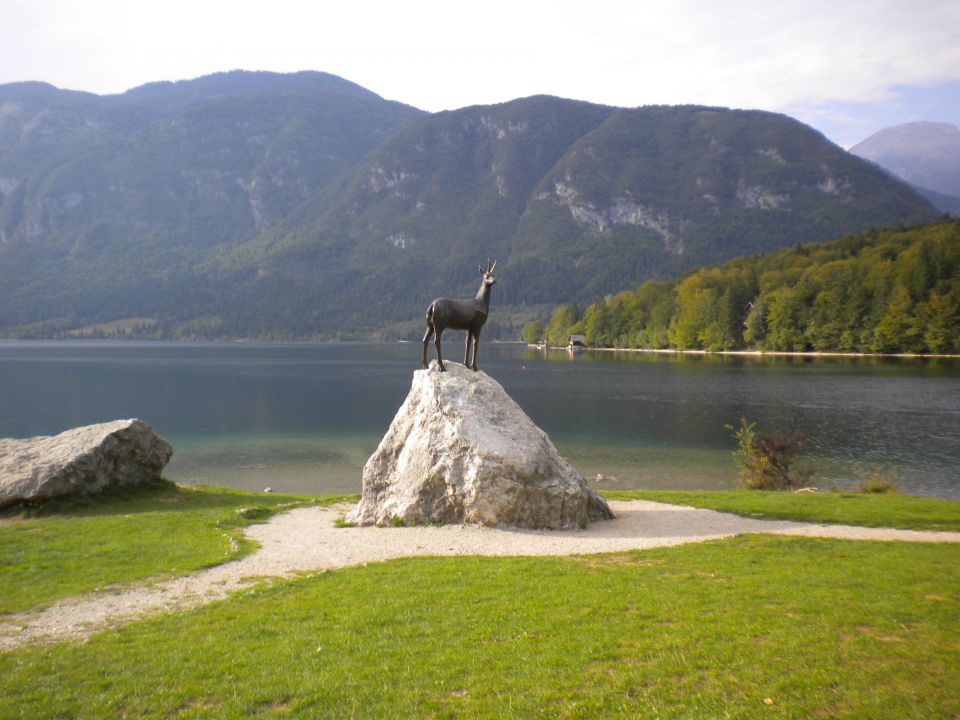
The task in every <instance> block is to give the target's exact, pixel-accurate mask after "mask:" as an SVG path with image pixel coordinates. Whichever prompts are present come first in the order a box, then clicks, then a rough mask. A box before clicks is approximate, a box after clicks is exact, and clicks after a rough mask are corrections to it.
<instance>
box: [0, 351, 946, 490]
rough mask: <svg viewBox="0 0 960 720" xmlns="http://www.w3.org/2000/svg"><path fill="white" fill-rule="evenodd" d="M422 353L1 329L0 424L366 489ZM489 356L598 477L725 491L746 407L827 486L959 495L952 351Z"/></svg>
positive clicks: (258, 482)
mask: <svg viewBox="0 0 960 720" xmlns="http://www.w3.org/2000/svg"><path fill="white" fill-rule="evenodd" d="M452 339H453V338H452ZM453 340H454V341H453V342H451V343H450V346H449V352H450V355H449V357H451V358H453V357H457V355H456V353H457V351H458V349H459V348H460V346H461V343H460V342H459V339H453ZM419 354H420V346H419V344H418V343H396V344H390V345H364V344H310V343H282V344H281V343H276V344H270V343H214V344H173V343H129V344H110V343H13V342H0V436H5V437H25V436H29V435H40V434H52V433H56V432H59V431H61V430H64V429H66V428H68V427H74V426H77V425H83V424H87V423H92V422H102V421H105V420H110V419H115V418H120V417H141V418H143V419H145V420H147V421H148V422H150V423H151V424H153V425H154V427H155V428H156V429H157V430H158V432H160V433H161V434H163V435H164V436H166V437H168V438H169V439H170V440H171V441H172V442H173V443H174V446H175V448H176V454H175V457H174V460H173V461H172V462H171V465H170V474H171V476H173V477H175V478H176V479H178V480H184V481H206V482H215V483H220V484H227V485H234V486H240V487H250V488H257V489H260V488H262V487H263V486H265V485H271V486H272V487H274V488H275V489H278V490H279V489H287V490H300V491H316V492H320V491H326V490H338V491H340V490H356V489H359V486H360V468H361V467H362V464H363V461H364V460H365V458H366V457H367V456H368V455H369V454H370V453H371V452H372V451H373V449H374V448H375V447H376V444H377V442H378V441H379V439H380V437H381V436H382V435H383V433H384V432H385V431H386V428H387V426H388V425H389V423H390V420H391V419H392V417H393V415H394V414H395V412H396V410H397V408H398V407H399V405H400V403H401V402H402V401H403V398H404V397H405V395H406V393H407V390H408V389H409V386H410V380H411V376H412V372H413V371H414V370H415V369H416V368H417V367H418V364H419ZM480 366H481V368H482V369H483V370H485V371H486V372H488V373H489V374H490V375H492V376H493V377H494V378H496V379H497V380H498V381H499V382H500V383H501V384H503V385H504V387H505V388H506V389H507V391H508V392H509V393H510V394H511V395H512V396H513V397H514V398H515V399H516V400H517V402H519V403H520V405H521V406H522V407H523V408H524V410H526V412H527V413H528V414H529V415H530V416H531V417H532V418H533V419H534V421H535V422H536V423H537V424H539V425H540V426H541V427H543V428H544V429H545V430H546V431H547V432H548V433H549V434H550V436H551V438H552V439H553V440H554V442H555V443H556V444H557V446H558V448H559V449H560V450H561V452H563V453H564V454H565V455H567V456H568V457H569V458H570V459H571V460H572V461H573V462H574V464H575V465H576V466H577V467H578V468H579V469H580V470H581V472H583V473H584V475H585V476H588V477H594V478H595V477H596V476H597V475H598V474H600V475H602V476H604V479H603V481H602V483H601V486H607V487H685V488H697V487H703V488H714V487H726V486H730V485H732V483H733V482H734V466H733V463H732V461H731V459H730V452H731V451H732V449H733V447H734V442H733V440H732V438H731V437H730V433H729V431H728V430H726V429H724V425H725V424H728V423H729V424H734V425H735V424H737V423H738V421H739V418H741V417H746V418H748V419H749V420H751V421H755V422H757V423H758V426H759V427H760V428H761V429H764V430H767V431H770V432H786V431H792V430H800V431H802V432H804V433H805V434H806V435H807V436H808V439H809V443H810V453H811V455H812V460H813V462H814V465H815V467H816V470H817V474H816V475H815V477H814V484H817V485H819V486H829V485H832V484H836V485H849V484H852V483H855V482H856V481H857V480H858V479H862V478H864V477H866V476H867V475H868V474H869V473H870V472H871V471H873V470H875V469H877V468H887V469H888V471H889V472H895V473H899V476H900V480H901V483H902V485H903V487H904V489H906V490H908V491H912V492H919V493H927V494H934V495H946V496H952V497H958V496H960V478H958V475H957V471H956V469H955V468H957V467H958V466H960V382H958V381H960V363H958V362H957V361H956V360H951V359H901V358H892V359H879V358H855V357H829V358H812V357H790V356H786V357H783V356H776V357H771V356H757V355H734V356H719V355H698V354H695V355H683V354H676V353H639V352H597V351H590V350H583V351H578V352H574V353H569V352H567V351H565V350H562V351H555V350H549V351H540V350H534V349H531V348H528V347H526V346H523V345H502V344H493V343H487V344H485V345H484V347H483V349H482V350H481V355H480Z"/></svg>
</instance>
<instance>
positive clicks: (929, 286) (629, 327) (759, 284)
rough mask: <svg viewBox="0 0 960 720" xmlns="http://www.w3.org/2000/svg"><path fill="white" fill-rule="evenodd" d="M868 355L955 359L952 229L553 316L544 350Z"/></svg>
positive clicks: (872, 242)
mask: <svg viewBox="0 0 960 720" xmlns="http://www.w3.org/2000/svg"><path fill="white" fill-rule="evenodd" d="M572 332H584V333H585V334H586V341H587V343H588V344H590V345H594V346H597V347H637V348H676V349H707V350H737V349H743V348H754V349H761V350H786V351H810V350H817V351H837V352H845V351H854V352H879V353H896V352H901V353H915V352H923V353H957V352H960V221H957V220H949V221H944V222H940V223H937V224H932V225H925V226H921V227H914V228H909V229H907V228H899V229H889V230H867V231H865V232H863V233H860V234H857V235H848V236H846V237H844V238H842V239H841V240H836V241H833V242H827V243H810V244H805V245H799V246H797V247H793V248H789V249H785V250H781V251H779V252H777V253H772V254H765V255H756V256H753V257H748V258H738V259H736V260H731V261H729V262H727V263H724V264H722V265H717V266H712V267H705V268H700V269H697V270H695V271H693V272H690V273H689V274H687V275H685V276H684V277H683V278H682V279H680V280H678V281H676V282H656V281H651V282H647V283H644V284H643V285H641V286H640V287H639V288H637V289H636V290H633V291H627V292H621V293H617V294H615V295H612V296H610V297H607V298H605V299H604V300H601V301H599V302H597V303H594V304H593V305H590V306H589V307H587V308H586V309H585V310H583V309H582V307H581V306H579V305H576V304H571V305H567V306H563V307H559V308H557V309H556V310H555V311H554V313H553V316H552V317H551V320H550V322H549V324H548V325H547V327H546V328H545V329H543V330H542V331H541V330H538V329H537V328H536V327H535V325H533V326H531V327H530V328H528V329H527V334H529V335H530V336H531V339H532V338H533V337H536V336H539V335H545V336H546V337H548V338H549V339H550V340H551V341H552V342H553V343H555V344H563V343H566V339H567V337H568V336H569V334H570V333H572Z"/></svg>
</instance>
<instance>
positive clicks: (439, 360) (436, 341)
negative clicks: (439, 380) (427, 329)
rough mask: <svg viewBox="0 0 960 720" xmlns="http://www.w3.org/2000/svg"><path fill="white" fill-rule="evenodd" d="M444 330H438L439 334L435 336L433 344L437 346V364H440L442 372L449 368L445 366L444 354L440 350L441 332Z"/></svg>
mask: <svg viewBox="0 0 960 720" xmlns="http://www.w3.org/2000/svg"><path fill="white" fill-rule="evenodd" d="M442 332H443V331H442V330H437V335H436V337H434V338H433V344H434V346H436V348H437V365H439V366H440V372H446V371H447V369H446V368H445V367H444V366H443V354H442V353H441V352H440V333H442Z"/></svg>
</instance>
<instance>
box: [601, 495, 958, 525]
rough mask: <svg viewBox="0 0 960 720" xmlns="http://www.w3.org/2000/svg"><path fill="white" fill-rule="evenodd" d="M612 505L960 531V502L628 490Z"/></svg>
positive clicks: (899, 497) (895, 497) (913, 497)
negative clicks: (639, 503)
mask: <svg viewBox="0 0 960 720" xmlns="http://www.w3.org/2000/svg"><path fill="white" fill-rule="evenodd" d="M604 496H605V497H607V498H609V499H611V500H653V501H655V502H666V503H675V504H677V505H691V506H693V507H698V508H708V509H710V510H720V511H723V512H731V513H735V514H737V515H743V516H745V517H758V518H771V519H775V520H800V521H803V522H813V523H836V524H842V525H862V526H865V527H892V528H904V529H909V530H953V531H960V501H958V500H945V499H941V498H931V497H920V496H917V495H900V494H897V493H891V494H881V495H875V494H870V493H843V492H812V493H791V492H763V491H758V490H710V491H704V492H695V491H685V490H636V491H635V490H625V491H610V492H605V493H604Z"/></svg>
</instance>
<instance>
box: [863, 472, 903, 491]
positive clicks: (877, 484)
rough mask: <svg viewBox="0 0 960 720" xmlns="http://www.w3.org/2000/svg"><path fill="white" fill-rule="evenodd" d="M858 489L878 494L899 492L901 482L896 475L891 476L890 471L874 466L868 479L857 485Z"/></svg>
mask: <svg viewBox="0 0 960 720" xmlns="http://www.w3.org/2000/svg"><path fill="white" fill-rule="evenodd" d="M857 491H858V492H862V493H873V494H878V495H884V494H888V493H899V492H900V483H899V482H897V480H896V477H895V476H893V477H891V476H890V473H889V472H884V471H883V470H882V469H880V468H874V469H873V470H872V471H871V473H870V475H869V476H868V477H867V479H866V480H864V481H863V482H861V483H860V484H858V485H857Z"/></svg>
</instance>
